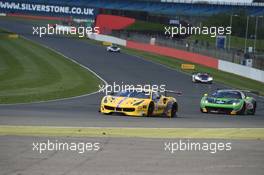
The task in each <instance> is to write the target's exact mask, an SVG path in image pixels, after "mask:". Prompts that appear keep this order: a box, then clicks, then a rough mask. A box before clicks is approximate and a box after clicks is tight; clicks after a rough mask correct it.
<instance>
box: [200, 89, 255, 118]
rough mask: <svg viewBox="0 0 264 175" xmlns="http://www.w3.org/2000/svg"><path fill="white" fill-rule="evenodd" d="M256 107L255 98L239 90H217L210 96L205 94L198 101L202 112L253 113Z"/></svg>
mask: <svg viewBox="0 0 264 175" xmlns="http://www.w3.org/2000/svg"><path fill="white" fill-rule="evenodd" d="M256 107H257V102H256V100H255V99H254V98H253V97H248V96H246V95H245V94H244V93H243V92H242V91H240V90H217V91H216V92H214V93H213V94H212V95H210V96H208V95H207V94H205V95H204V96H203V97H202V99H201V102H200V110H201V112H202V113H224V114H233V115H235V114H240V115H243V114H250V115H254V114H255V112H256Z"/></svg>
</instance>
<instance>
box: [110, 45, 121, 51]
mask: <svg viewBox="0 0 264 175" xmlns="http://www.w3.org/2000/svg"><path fill="white" fill-rule="evenodd" d="M106 50H107V51H108V52H120V50H121V49H120V47H117V46H116V45H111V46H108V47H107V48H106Z"/></svg>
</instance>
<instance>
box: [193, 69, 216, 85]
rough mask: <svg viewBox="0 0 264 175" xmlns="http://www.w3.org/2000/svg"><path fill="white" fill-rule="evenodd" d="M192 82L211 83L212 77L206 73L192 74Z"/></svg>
mask: <svg viewBox="0 0 264 175" xmlns="http://www.w3.org/2000/svg"><path fill="white" fill-rule="evenodd" d="M192 82H194V83H209V84H212V83H213V77H212V76H211V75H209V74H208V73H200V72H199V73H194V74H193V75H192Z"/></svg>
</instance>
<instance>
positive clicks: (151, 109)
mask: <svg viewBox="0 0 264 175" xmlns="http://www.w3.org/2000/svg"><path fill="white" fill-rule="evenodd" d="M154 108H155V105H154V103H153V102H150V103H149V106H148V113H147V116H148V117H150V116H152V115H153V112H154Z"/></svg>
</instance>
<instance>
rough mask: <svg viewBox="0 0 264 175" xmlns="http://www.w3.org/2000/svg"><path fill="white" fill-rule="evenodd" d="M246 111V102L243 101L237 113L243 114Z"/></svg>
mask: <svg viewBox="0 0 264 175" xmlns="http://www.w3.org/2000/svg"><path fill="white" fill-rule="evenodd" d="M245 111H246V103H245V102H244V104H243V107H242V109H241V110H240V111H239V112H238V114H239V115H244V114H245Z"/></svg>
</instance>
